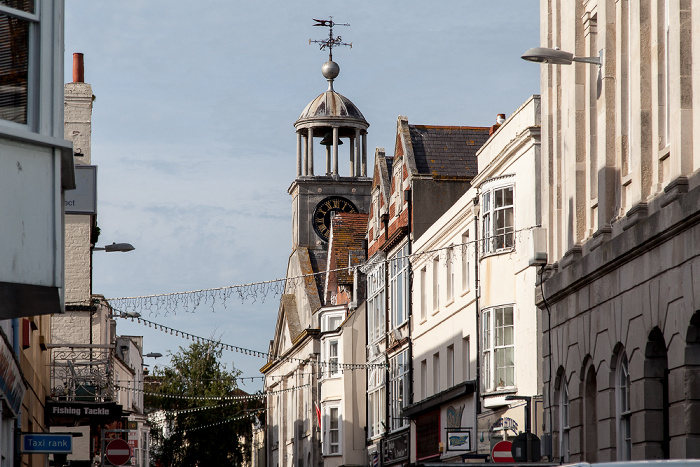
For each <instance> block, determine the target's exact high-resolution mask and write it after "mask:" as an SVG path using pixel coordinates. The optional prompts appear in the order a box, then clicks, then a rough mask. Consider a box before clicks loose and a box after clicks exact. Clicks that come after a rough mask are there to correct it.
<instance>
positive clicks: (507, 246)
mask: <svg viewBox="0 0 700 467" xmlns="http://www.w3.org/2000/svg"><path fill="white" fill-rule="evenodd" d="M506 191H510V204H505V203H504V204H502V205H500V206H496V204H497V198H498V194H499V193H504V192H506ZM503 200H504V201H505V195H503ZM509 210H510V211H511V212H510V220H511V223H510V225H508V224H506V221H507V220H508V213H507V211H509ZM501 215H502V216H503V219H504V227H498V226H497V222H496V219H499V218H500V217H501ZM481 233H482V237H481V238H482V249H481V251H482V253H483V254H484V255H489V254H495V253H500V252H504V251H512V250H514V249H515V183H512V182H510V183H503V184H498V185H494V186H493V187H489V188H488V189H487V190H484V191H483V192H482V194H481ZM501 238H502V241H501V242H500V244H499V239H501ZM497 245H498V246H497Z"/></svg>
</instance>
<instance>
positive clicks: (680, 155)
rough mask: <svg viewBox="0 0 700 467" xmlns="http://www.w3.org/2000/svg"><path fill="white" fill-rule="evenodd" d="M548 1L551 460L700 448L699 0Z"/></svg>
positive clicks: (545, 202)
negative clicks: (570, 57)
mask: <svg viewBox="0 0 700 467" xmlns="http://www.w3.org/2000/svg"><path fill="white" fill-rule="evenodd" d="M540 4H541V12H542V16H541V46H542V47H547V48H560V49H561V50H564V51H567V52H571V53H574V54H575V55H577V56H592V57H598V56H600V57H601V59H602V63H601V66H600V67H599V66H597V65H592V64H586V63H574V64H572V65H552V64H544V65H542V68H541V88H542V89H541V91H542V141H543V144H542V164H543V168H542V172H541V185H542V187H543V192H542V206H543V213H544V216H543V224H544V226H545V227H546V228H547V235H548V238H547V252H548V255H549V267H548V270H547V271H546V272H545V273H544V283H543V284H542V288H541V294H540V295H539V297H538V306H539V308H540V311H541V313H542V316H543V319H542V322H543V327H544V329H543V330H544V335H543V342H542V345H543V349H544V357H545V358H544V361H543V374H544V381H543V384H544V391H545V397H544V400H545V405H546V406H547V409H548V413H547V415H546V421H547V425H549V424H550V422H551V423H552V428H553V432H554V443H553V445H554V446H553V447H554V452H553V456H554V460H561V461H587V462H594V461H598V462H600V461H615V460H629V459H633V460H638V459H656V458H688V457H692V458H698V457H700V425H699V424H698V420H700V385H699V384H698V380H699V378H700V311H698V310H700V295H698V293H697V290H699V287H698V285H699V284H698V279H697V277H698V268H700V242H699V241H698V238H699V237H700V216H698V212H700V211H699V208H700V177H698V175H697V171H698V169H699V168H700V146H699V145H698V144H696V143H698V141H700V139H699V137H700V73H698V72H697V70H696V69H695V67H696V64H698V63H700V33H698V31H700V5H698V4H697V3H696V2H693V1H690V0H642V1H637V0H634V1H633V0H576V1H574V0H542V1H541V2H540ZM538 292H539V290H538Z"/></svg>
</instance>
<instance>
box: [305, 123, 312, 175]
mask: <svg viewBox="0 0 700 467" xmlns="http://www.w3.org/2000/svg"><path fill="white" fill-rule="evenodd" d="M308 150H309V161H308V166H307V167H308V169H307V171H306V174H307V175H313V174H314V129H313V127H310V128H309V146H308Z"/></svg>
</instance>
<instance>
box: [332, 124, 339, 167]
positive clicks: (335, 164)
mask: <svg viewBox="0 0 700 467" xmlns="http://www.w3.org/2000/svg"><path fill="white" fill-rule="evenodd" d="M333 175H338V127H337V126H334V127H333Z"/></svg>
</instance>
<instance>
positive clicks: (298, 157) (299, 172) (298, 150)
mask: <svg viewBox="0 0 700 467" xmlns="http://www.w3.org/2000/svg"><path fill="white" fill-rule="evenodd" d="M299 176H301V133H299V132H297V177H299Z"/></svg>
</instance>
